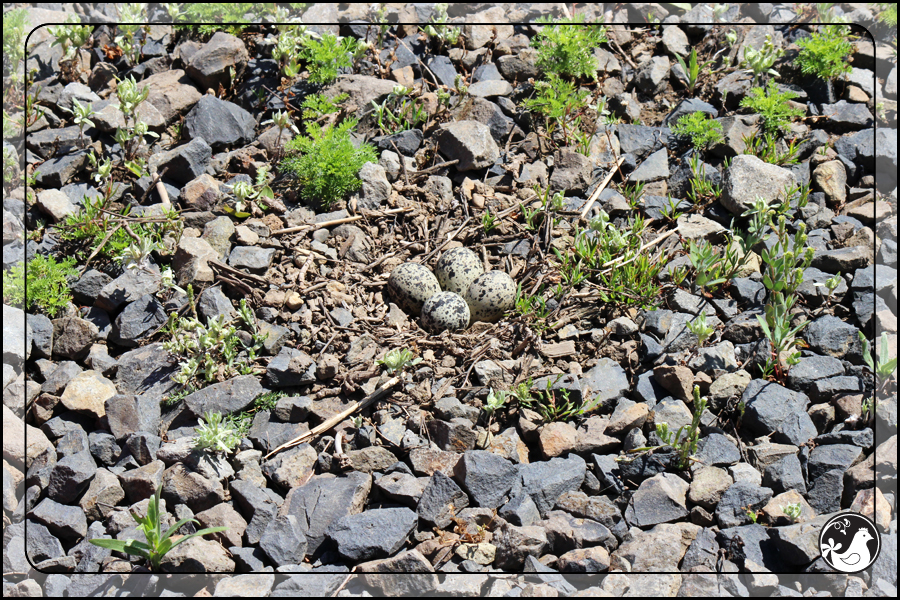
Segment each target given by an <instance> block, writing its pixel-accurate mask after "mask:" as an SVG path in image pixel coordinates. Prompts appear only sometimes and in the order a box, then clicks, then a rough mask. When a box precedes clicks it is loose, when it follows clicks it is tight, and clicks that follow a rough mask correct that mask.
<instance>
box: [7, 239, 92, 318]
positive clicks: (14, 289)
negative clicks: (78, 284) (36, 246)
mask: <svg viewBox="0 0 900 600" xmlns="http://www.w3.org/2000/svg"><path fill="white" fill-rule="evenodd" d="M77 276H78V271H77V270H76V269H75V259H74V258H73V257H69V258H64V259H62V260H61V261H57V260H56V259H55V258H54V257H52V256H48V255H44V254H36V255H35V257H34V258H32V259H31V260H29V261H27V264H24V263H18V264H17V265H15V266H14V267H13V268H11V269H10V270H9V271H4V272H3V303H4V304H9V305H11V306H22V307H24V308H25V310H31V309H35V308H36V309H38V310H40V311H41V312H44V313H46V314H47V315H48V316H50V317H55V316H56V314H57V313H58V312H59V311H60V310H62V309H63V308H64V307H65V306H66V305H67V304H68V303H69V302H70V301H71V300H72V294H71V293H70V292H69V284H68V282H67V279H68V278H70V277H77Z"/></svg>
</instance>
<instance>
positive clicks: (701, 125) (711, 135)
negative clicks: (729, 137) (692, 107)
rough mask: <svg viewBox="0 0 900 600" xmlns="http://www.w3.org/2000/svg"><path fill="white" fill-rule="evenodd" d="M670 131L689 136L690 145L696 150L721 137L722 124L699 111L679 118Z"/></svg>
mask: <svg viewBox="0 0 900 600" xmlns="http://www.w3.org/2000/svg"><path fill="white" fill-rule="evenodd" d="M672 133H674V134H675V135H677V136H679V137H686V138H690V140H691V145H692V146H694V148H696V149H697V150H703V149H705V148H708V147H709V146H711V145H712V144H715V143H717V142H720V141H722V139H723V136H722V124H721V123H719V122H718V121H716V120H715V119H713V118H712V117H710V116H709V115H708V114H706V113H704V112H699V111H698V112H693V113H691V114H689V115H684V116H682V117H681V118H679V119H678V122H677V123H675V125H674V126H673V127H672Z"/></svg>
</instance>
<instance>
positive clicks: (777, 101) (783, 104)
mask: <svg viewBox="0 0 900 600" xmlns="http://www.w3.org/2000/svg"><path fill="white" fill-rule="evenodd" d="M796 97H797V94H795V93H794V92H792V91H790V90H784V91H780V90H779V89H778V86H777V85H776V84H775V82H774V81H770V82H769V85H768V86H766V88H765V89H763V88H762V87H755V88H753V89H751V90H750V94H749V95H747V96H745V97H744V99H743V100H741V106H742V107H744V108H749V109H750V110H752V111H753V112H755V113H756V114H758V115H759V116H760V117H761V118H762V124H763V130H764V131H765V132H766V133H768V134H772V135H774V134H776V133H778V132H782V131H786V130H787V128H788V127H789V126H790V124H791V122H792V121H793V120H794V119H795V118H797V117H802V116H803V114H804V111H803V110H801V109H799V108H793V107H792V106H791V105H790V104H788V101H789V100H793V99H794V98H796Z"/></svg>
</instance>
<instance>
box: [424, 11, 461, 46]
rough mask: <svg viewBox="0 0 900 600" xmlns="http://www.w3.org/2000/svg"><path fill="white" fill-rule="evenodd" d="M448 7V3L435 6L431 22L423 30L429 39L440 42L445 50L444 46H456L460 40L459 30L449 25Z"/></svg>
mask: <svg viewBox="0 0 900 600" xmlns="http://www.w3.org/2000/svg"><path fill="white" fill-rule="evenodd" d="M447 7H448V5H447V4H446V3H440V4H435V5H434V14H432V15H431V22H430V23H429V24H428V25H426V26H425V27H424V28H423V29H422V31H423V32H424V33H425V35H427V36H428V37H429V38H436V39H437V40H438V45H439V47H440V48H443V46H444V44H449V45H450V46H455V45H456V42H457V41H458V40H459V34H460V30H459V28H458V27H451V26H450V25H447V19H448V17H447Z"/></svg>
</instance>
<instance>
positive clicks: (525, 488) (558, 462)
mask: <svg viewBox="0 0 900 600" xmlns="http://www.w3.org/2000/svg"><path fill="white" fill-rule="evenodd" d="M586 468H587V465H586V464H585V462H584V459H582V458H581V457H580V456H578V455H575V454H572V455H570V456H569V457H568V458H553V459H550V460H549V461H544V462H535V463H530V464H527V465H522V466H521V467H519V474H520V476H521V482H522V490H521V491H522V492H523V493H525V494H528V495H529V496H531V499H532V500H533V501H534V504H535V506H537V508H538V511H540V513H541V515H542V516H543V515H546V514H547V512H549V511H550V510H552V509H553V507H554V506H555V505H556V500H557V499H558V498H559V497H560V496H561V495H563V494H564V493H566V492H569V491H574V490H577V489H578V488H580V487H581V484H582V482H583V481H584V475H585V471H586ZM513 490H514V492H513V493H515V490H516V487H515V486H514V487H513Z"/></svg>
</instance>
